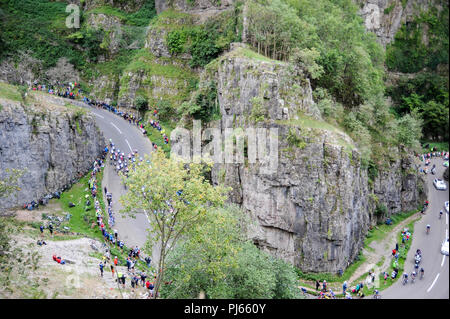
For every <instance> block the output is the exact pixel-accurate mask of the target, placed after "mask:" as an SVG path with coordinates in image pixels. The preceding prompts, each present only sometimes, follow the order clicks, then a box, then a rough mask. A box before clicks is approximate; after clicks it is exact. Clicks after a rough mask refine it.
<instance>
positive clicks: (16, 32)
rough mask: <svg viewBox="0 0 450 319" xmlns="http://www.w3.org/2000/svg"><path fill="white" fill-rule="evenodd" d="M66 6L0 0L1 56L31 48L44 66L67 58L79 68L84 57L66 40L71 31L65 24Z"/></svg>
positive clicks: (44, 1)
mask: <svg viewBox="0 0 450 319" xmlns="http://www.w3.org/2000/svg"><path fill="white" fill-rule="evenodd" d="M66 5H67V4H66V3H64V2H53V1H47V0H36V1H35V0H11V1H9V0H7V1H1V2H0V10H1V11H2V12H3V14H4V16H3V18H2V19H1V20H2V22H1V30H2V32H1V33H0V37H1V38H2V41H3V43H4V45H5V50H2V51H0V59H3V58H5V57H6V56H7V55H14V54H15V53H16V52H18V51H26V50H31V51H32V52H33V56H34V57H36V58H38V59H40V60H42V61H43V65H44V67H45V68H48V67H51V66H54V65H55V64H56V62H57V61H58V59H59V58H61V57H67V58H68V59H69V61H70V63H72V64H74V65H76V66H78V67H81V66H83V65H84V64H85V60H86V58H85V57H86V56H85V55H84V54H83V53H82V52H80V51H78V50H77V49H76V48H75V47H74V46H73V45H72V44H71V43H70V41H68V40H67V39H66V36H67V35H69V34H70V33H71V32H72V29H68V28H67V27H66V26H65V19H66V16H67V13H66V12H65V9H66Z"/></svg>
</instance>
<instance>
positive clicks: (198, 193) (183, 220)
mask: <svg viewBox="0 0 450 319" xmlns="http://www.w3.org/2000/svg"><path fill="white" fill-rule="evenodd" d="M145 157H146V160H149V162H147V161H144V162H142V163H141V164H142V165H140V166H135V167H134V169H132V170H130V174H129V176H128V178H127V179H124V182H125V184H126V186H127V189H128V192H127V193H126V194H125V195H124V196H122V197H121V199H120V202H121V203H122V204H123V206H124V213H127V214H129V215H130V216H135V214H136V213H138V212H142V211H146V212H148V215H147V216H148V218H149V222H150V227H149V229H148V232H149V235H150V234H151V235H150V236H148V241H147V244H146V248H145V249H146V250H147V251H148V252H151V251H152V250H153V247H154V246H155V247H156V248H157V249H158V255H159V256H160V258H159V260H158V266H157V267H156V268H157V271H156V282H155V293H157V292H158V291H159V289H160V286H161V283H162V280H163V277H164V276H165V270H166V259H167V257H168V256H170V252H171V250H172V247H173V246H176V245H177V243H178V241H179V240H180V238H183V236H189V232H190V231H191V230H192V229H194V226H200V225H201V224H202V221H203V220H204V217H205V216H206V214H207V212H208V210H212V209H214V208H215V207H220V206H222V205H223V202H224V201H225V199H226V196H225V194H226V192H228V191H229V189H228V188H225V187H222V186H216V187H214V186H212V185H211V184H210V183H209V182H208V181H206V180H205V179H204V177H203V172H204V167H203V165H201V164H190V165H189V170H188V169H186V168H185V167H184V164H183V162H181V161H176V160H175V159H173V158H166V156H165V155H164V153H163V152H162V151H161V150H158V151H155V152H152V157H151V163H150V158H149V157H148V156H145ZM180 191H182V194H179V192H180ZM168 203H170V206H169V205H168ZM169 244H170V247H169Z"/></svg>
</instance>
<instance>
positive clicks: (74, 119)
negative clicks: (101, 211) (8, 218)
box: [0, 98, 105, 208]
mask: <svg viewBox="0 0 450 319" xmlns="http://www.w3.org/2000/svg"><path fill="white" fill-rule="evenodd" d="M55 100H56V99H55ZM39 103H42V104H41V105H38V104H37V103H35V104H34V105H27V106H25V107H24V106H23V105H21V104H20V103H19V102H14V101H10V100H5V99H2V98H0V104H1V105H2V106H3V108H2V110H1V111H0V178H3V177H4V174H6V172H5V169H7V168H9V169H11V168H16V169H21V170H23V169H26V171H25V173H24V175H23V176H22V177H21V179H20V180H19V186H20V188H21V190H20V191H19V192H17V194H16V196H9V197H7V198H4V199H2V200H1V201H0V208H9V207H14V206H18V205H22V204H23V203H25V202H30V201H32V200H35V201H38V200H39V199H41V198H43V197H44V196H45V195H47V194H49V193H53V192H55V191H61V190H62V189H64V188H67V187H68V186H70V185H71V184H72V183H73V182H74V181H76V180H77V179H78V178H79V177H80V176H81V175H84V174H85V173H86V172H88V170H89V168H90V167H91V166H92V164H93V161H94V160H95V159H96V158H97V157H98V156H99V155H100V154H101V152H102V150H103V148H104V147H105V141H104V138H103V135H102V134H101V132H100V131H99V129H98V128H97V126H96V124H95V121H94V119H93V118H92V116H90V115H88V114H85V113H86V111H84V112H82V111H81V110H78V109H76V108H75V107H74V109H72V108H68V107H65V106H56V105H54V101H52V102H50V101H45V100H44V101H41V102H39ZM43 106H45V107H43Z"/></svg>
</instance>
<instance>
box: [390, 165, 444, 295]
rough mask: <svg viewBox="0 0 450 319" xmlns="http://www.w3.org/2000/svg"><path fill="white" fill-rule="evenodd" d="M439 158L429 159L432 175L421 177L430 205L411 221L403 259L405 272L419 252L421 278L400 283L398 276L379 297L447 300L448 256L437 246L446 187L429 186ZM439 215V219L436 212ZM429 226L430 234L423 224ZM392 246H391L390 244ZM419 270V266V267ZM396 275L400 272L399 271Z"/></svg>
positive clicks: (438, 167) (438, 168)
mask: <svg viewBox="0 0 450 319" xmlns="http://www.w3.org/2000/svg"><path fill="white" fill-rule="evenodd" d="M443 162H444V161H443V159H442V158H434V159H432V160H431V164H430V165H431V166H432V165H433V164H436V175H432V174H431V173H429V174H428V175H426V176H425V179H426V181H427V184H428V201H429V202H430V205H429V207H428V209H427V210H426V211H425V215H424V216H423V217H422V218H421V219H420V220H419V221H417V222H416V223H415V225H414V234H413V237H412V245H411V249H410V250H409V253H408V256H407V258H406V261H405V271H406V272H407V273H408V275H409V274H411V272H412V271H413V270H414V254H415V252H416V250H417V249H420V250H421V251H422V261H421V263H420V266H419V267H423V269H424V270H425V272H424V274H425V275H424V277H423V279H419V278H417V279H416V281H415V283H411V281H410V280H408V283H407V284H406V285H403V284H402V280H401V278H399V280H397V282H396V283H395V284H393V285H392V286H391V287H389V288H388V289H386V290H385V291H382V292H381V295H382V298H383V299H448V298H449V261H448V258H449V257H448V256H445V255H443V254H441V245H442V242H443V241H444V240H446V239H447V238H448V235H449V233H448V230H449V222H450V221H449V214H448V213H447V211H446V210H445V208H444V202H445V201H448V195H449V190H448V186H449V185H448V183H446V184H447V190H445V191H440V190H437V189H436V188H435V187H434V185H433V180H434V179H435V178H441V179H442V174H443V172H444V170H445V167H443V166H442V163H443ZM441 210H442V211H443V212H444V213H443V216H442V218H441V219H439V211H441ZM428 224H429V225H430V226H431V229H430V233H429V234H428V235H427V233H426V225H428ZM392 248H393V247H392ZM419 269H420V268H419ZM399 275H400V276H401V275H402V274H399Z"/></svg>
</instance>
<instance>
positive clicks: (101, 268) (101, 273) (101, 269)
mask: <svg viewBox="0 0 450 319" xmlns="http://www.w3.org/2000/svg"><path fill="white" fill-rule="evenodd" d="M99 267H100V276H102V277H103V267H104V265H103V262H100V264H99Z"/></svg>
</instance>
